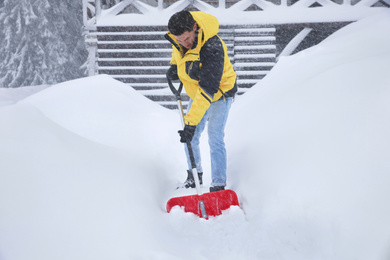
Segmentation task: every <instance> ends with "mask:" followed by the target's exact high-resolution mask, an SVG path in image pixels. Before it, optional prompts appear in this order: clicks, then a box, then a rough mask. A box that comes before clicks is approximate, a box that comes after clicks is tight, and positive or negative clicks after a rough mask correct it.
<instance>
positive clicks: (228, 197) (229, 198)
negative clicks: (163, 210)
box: [167, 190, 238, 218]
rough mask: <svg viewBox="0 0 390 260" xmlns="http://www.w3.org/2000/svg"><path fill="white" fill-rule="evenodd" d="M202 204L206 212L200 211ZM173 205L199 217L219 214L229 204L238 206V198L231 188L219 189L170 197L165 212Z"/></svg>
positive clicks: (228, 206)
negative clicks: (199, 193) (200, 193)
mask: <svg viewBox="0 0 390 260" xmlns="http://www.w3.org/2000/svg"><path fill="white" fill-rule="evenodd" d="M202 204H204V209H205V211H206V212H202V209H201V207H202ZM175 206H180V207H183V208H184V212H192V213H194V214H195V215H198V216H199V217H201V218H202V217H203V218H208V217H209V216H218V215H221V214H222V211H223V210H227V209H228V208H230V206H238V198H237V194H236V193H235V192H234V191H232V190H221V191H214V192H210V193H204V194H202V195H189V196H182V197H175V198H172V199H170V200H168V202H167V212H168V213H169V212H170V211H171V209H172V208H173V207H175ZM204 213H206V215H205V214H204Z"/></svg>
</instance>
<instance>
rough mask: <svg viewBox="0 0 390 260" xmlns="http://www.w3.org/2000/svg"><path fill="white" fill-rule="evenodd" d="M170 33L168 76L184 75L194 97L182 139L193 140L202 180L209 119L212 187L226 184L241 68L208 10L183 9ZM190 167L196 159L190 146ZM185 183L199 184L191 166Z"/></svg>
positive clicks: (187, 184) (184, 140)
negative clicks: (229, 126)
mask: <svg viewBox="0 0 390 260" xmlns="http://www.w3.org/2000/svg"><path fill="white" fill-rule="evenodd" d="M168 29H169V32H168V33H167V34H166V35H165V38H166V39H168V40H169V41H170V42H171V43H172V60H171V67H170V68H169V70H168V72H167V77H168V78H170V79H171V80H177V79H180V80H181V82H182V83H183V85H184V88H185V90H186V92H187V95H188V96H189V97H190V102H189V105H188V111H187V114H186V116H185V117H184V122H185V127H184V129H183V130H181V131H179V134H180V142H182V143H186V142H187V141H190V142H191V145H192V148H193V152H194V157H195V162H196V169H197V172H198V175H199V181H200V184H202V175H203V169H202V164H201V157H200V149H199V138H200V135H201V133H202V132H203V130H204V129H205V126H206V122H207V121H208V135H209V145H210V156H211V177H212V182H211V187H210V192H212V191H218V190H224V189H225V186H226V165H227V162H226V149H225V142H224V135H225V125H226V121H227V118H228V114H229V110H230V106H231V104H232V102H233V98H234V95H235V93H236V92H237V85H236V77H237V76H236V73H235V72H234V70H233V66H232V64H231V62H230V60H229V57H228V54H227V48H226V45H225V43H224V42H223V41H222V39H221V38H220V37H219V36H218V35H217V33H218V30H219V22H218V20H217V18H216V17H214V16H212V15H210V14H207V13H204V12H199V11H197V12H188V11H181V12H178V13H175V14H174V15H173V16H172V17H171V18H170V20H169V22H168ZM185 150H186V154H187V161H188V166H189V167H188V168H189V169H191V168H192V167H191V162H190V159H189V155H188V151H187V149H185ZM187 173H188V176H187V180H186V181H185V182H184V187H186V188H190V187H191V188H194V187H195V182H194V177H193V176H192V171H191V170H188V171H187Z"/></svg>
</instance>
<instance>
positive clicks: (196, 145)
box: [184, 99, 209, 172]
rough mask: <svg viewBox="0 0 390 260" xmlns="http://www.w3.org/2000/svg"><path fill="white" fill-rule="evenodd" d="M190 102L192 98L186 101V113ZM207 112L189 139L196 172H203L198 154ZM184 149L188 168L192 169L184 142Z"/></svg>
mask: <svg viewBox="0 0 390 260" xmlns="http://www.w3.org/2000/svg"><path fill="white" fill-rule="evenodd" d="M191 104H192V99H190V102H189V103H188V109H187V113H188V111H189V110H190V108H191ZM208 114H209V113H208V111H207V112H206V114H205V115H204V116H203V118H202V120H201V121H200V122H199V124H198V125H197V126H196V130H195V134H194V137H193V138H192V141H191V147H192V151H193V153H194V158H195V165H196V170H197V172H203V168H202V158H201V155H200V147H199V143H200V136H201V134H202V132H203V130H204V129H205V127H206V123H207V119H208ZM184 150H185V152H186V156H187V164H188V169H192V166H191V160H190V156H189V154H188V149H187V145H186V144H185V149H184Z"/></svg>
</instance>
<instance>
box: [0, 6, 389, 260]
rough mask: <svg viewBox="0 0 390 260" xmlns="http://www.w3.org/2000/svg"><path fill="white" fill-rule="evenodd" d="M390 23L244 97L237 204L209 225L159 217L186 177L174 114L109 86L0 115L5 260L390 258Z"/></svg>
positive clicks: (363, 29)
mask: <svg viewBox="0 0 390 260" xmlns="http://www.w3.org/2000/svg"><path fill="white" fill-rule="evenodd" d="M389 26H390V13H389V12H383V13H382V14H380V15H376V16H373V17H370V18H367V19H364V20H362V21H360V22H357V23H354V24H352V25H350V26H348V27H346V28H344V29H342V30H340V31H339V32H337V33H335V34H334V35H333V36H331V37H330V38H329V39H327V40H326V41H324V42H323V43H321V44H320V45H318V46H315V47H313V48H311V49H308V50H306V51H304V52H301V53H298V54H297V55H294V56H291V57H287V58H282V59H281V60H280V61H279V62H278V64H277V65H276V66H275V67H274V69H273V70H272V72H271V73H270V74H269V75H267V77H266V78H265V79H264V80H263V81H262V82H261V83H259V84H258V85H257V86H256V87H254V88H253V89H251V90H250V91H248V92H247V93H246V94H245V95H243V96H240V97H238V98H237V100H236V102H235V103H234V104H233V107H232V111H231V117H230V119H229V121H228V131H227V136H226V141H227V143H228V152H229V170H228V171H229V172H228V179H229V187H230V188H233V189H234V190H235V191H236V192H237V194H238V196H239V199H240V202H241V208H242V209H239V208H236V207H234V208H231V209H230V210H229V211H227V212H225V213H224V214H223V215H222V216H219V217H216V218H212V219H210V220H207V221H206V220H203V219H199V218H197V217H195V216H194V215H192V214H186V213H183V212H182V211H181V210H179V209H177V210H174V211H173V212H172V213H171V214H167V213H165V211H164V207H165V203H166V201H167V200H168V199H169V198H170V197H172V196H176V195H177V194H178V193H177V192H175V191H174V188H175V185H176V183H177V182H178V181H180V180H183V179H184V170H185V167H186V166H185V165H186V163H185V158H184V152H183V148H182V145H181V144H180V143H179V142H178V135H177V133H176V131H177V130H178V129H179V128H180V121H179V119H178V115H177V113H176V112H175V111H169V110H166V109H164V108H162V107H160V106H158V105H156V104H155V103H153V102H151V101H149V100H147V99H146V98H144V97H142V96H141V95H139V94H138V93H136V92H135V91H133V90H132V89H129V88H128V87H127V86H126V85H124V84H122V83H120V82H118V81H115V80H113V79H111V78H110V77H108V76H104V75H101V76H96V77H91V78H84V79H79V80H75V81H69V82H65V83H62V84H58V85H55V86H52V87H50V88H47V89H45V90H42V91H40V92H38V93H37V94H35V95H32V96H30V97H28V98H25V99H23V100H22V101H20V102H18V103H16V104H12V105H3V106H2V107H0V121H1V122H3V124H2V127H1V128H0V143H1V146H0V259H2V260H3V259H4V260H11V259H12V260H17V259H21V260H25V259H40V260H44V259H48V260H49V259H50V260H52V259H83V260H84V259H169V260H172V259H332V260H334V259H340V260H341V259H379V260H382V259H383V260H385V259H389V257H390V225H389V222H388V219H390V207H389V205H388V201H387V198H388V197H389V196H390V191H389V189H388V187H389V186H390V162H389V160H388V155H389V154H390V138H389V136H388V133H389V130H390V116H389V115H390V87H389V86H390V75H389V74H388V73H387V70H388V68H389V67H390V50H389V48H388V46H390V33H389V31H388V28H390V27H389ZM3 104H4V103H3ZM205 141H206V140H205ZM203 149H204V150H203V152H204V153H206V152H207V146H206V145H204V147H203ZM205 157H206V160H205V164H207V163H208V161H207V155H205ZM205 166H207V165H205ZM205 168H206V169H207V167H205ZM206 174H208V175H209V173H206ZM207 178H209V177H207Z"/></svg>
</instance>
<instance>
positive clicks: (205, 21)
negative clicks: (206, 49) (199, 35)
mask: <svg viewBox="0 0 390 260" xmlns="http://www.w3.org/2000/svg"><path fill="white" fill-rule="evenodd" d="M191 15H192V17H193V18H194V20H195V22H196V23H197V24H198V28H202V29H203V33H204V40H205V41H207V40H208V39H210V38H211V37H213V36H214V35H216V34H217V33H218V31H219V22H218V19H217V18H216V17H215V16H213V15H211V14H208V13H205V12H201V11H194V12H191Z"/></svg>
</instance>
